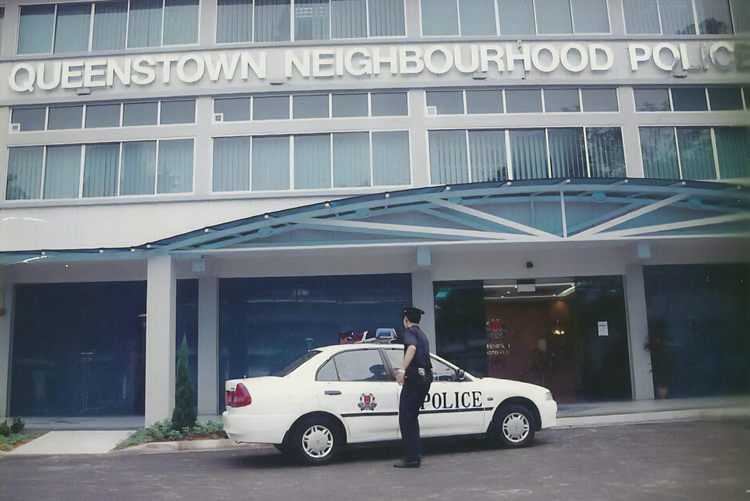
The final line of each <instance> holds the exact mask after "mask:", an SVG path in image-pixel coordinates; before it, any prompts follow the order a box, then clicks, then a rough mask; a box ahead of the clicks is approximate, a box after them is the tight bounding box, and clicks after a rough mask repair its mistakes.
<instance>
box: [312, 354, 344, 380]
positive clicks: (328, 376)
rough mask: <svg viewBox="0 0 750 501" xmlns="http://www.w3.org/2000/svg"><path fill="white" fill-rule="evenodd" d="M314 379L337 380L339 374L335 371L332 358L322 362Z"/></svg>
mask: <svg viewBox="0 0 750 501" xmlns="http://www.w3.org/2000/svg"><path fill="white" fill-rule="evenodd" d="M315 380H316V381H338V380H339V375H338V374H337V373H336V365H335V364H334V362H333V359H331V360H329V361H328V362H326V363H324V364H323V367H321V368H320V369H319V370H318V375H317V376H316V377H315Z"/></svg>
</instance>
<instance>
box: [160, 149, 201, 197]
mask: <svg viewBox="0 0 750 501" xmlns="http://www.w3.org/2000/svg"><path fill="white" fill-rule="evenodd" d="M156 189H157V193H189V192H191V191H193V140H192V139H170V140H161V141H159V168H158V171H157V186H156Z"/></svg>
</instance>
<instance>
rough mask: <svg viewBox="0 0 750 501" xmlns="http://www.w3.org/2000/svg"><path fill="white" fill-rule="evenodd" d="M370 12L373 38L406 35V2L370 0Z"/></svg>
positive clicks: (398, 0)
mask: <svg viewBox="0 0 750 501" xmlns="http://www.w3.org/2000/svg"><path fill="white" fill-rule="evenodd" d="M369 11H370V36H371V37H398V36H404V35H406V21H405V19H406V17H405V15H404V0H370V1H369Z"/></svg>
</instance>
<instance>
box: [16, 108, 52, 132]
mask: <svg viewBox="0 0 750 501" xmlns="http://www.w3.org/2000/svg"><path fill="white" fill-rule="evenodd" d="M46 114H47V108H17V109H14V110H13V112H12V115H11V119H10V123H12V124H18V125H20V126H21V132H27V131H33V130H44V120H45V118H46V117H45V115H46Z"/></svg>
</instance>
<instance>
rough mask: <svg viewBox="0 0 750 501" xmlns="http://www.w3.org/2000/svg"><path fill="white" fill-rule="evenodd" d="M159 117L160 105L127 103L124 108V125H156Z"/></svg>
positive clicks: (156, 103) (155, 103)
mask: <svg viewBox="0 0 750 501" xmlns="http://www.w3.org/2000/svg"><path fill="white" fill-rule="evenodd" d="M158 116H159V103H158V102H156V101H154V102H150V103H125V104H123V106H122V125H124V126H126V127H128V126H135V125H156V123H157V121H156V119H157V117H158Z"/></svg>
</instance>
